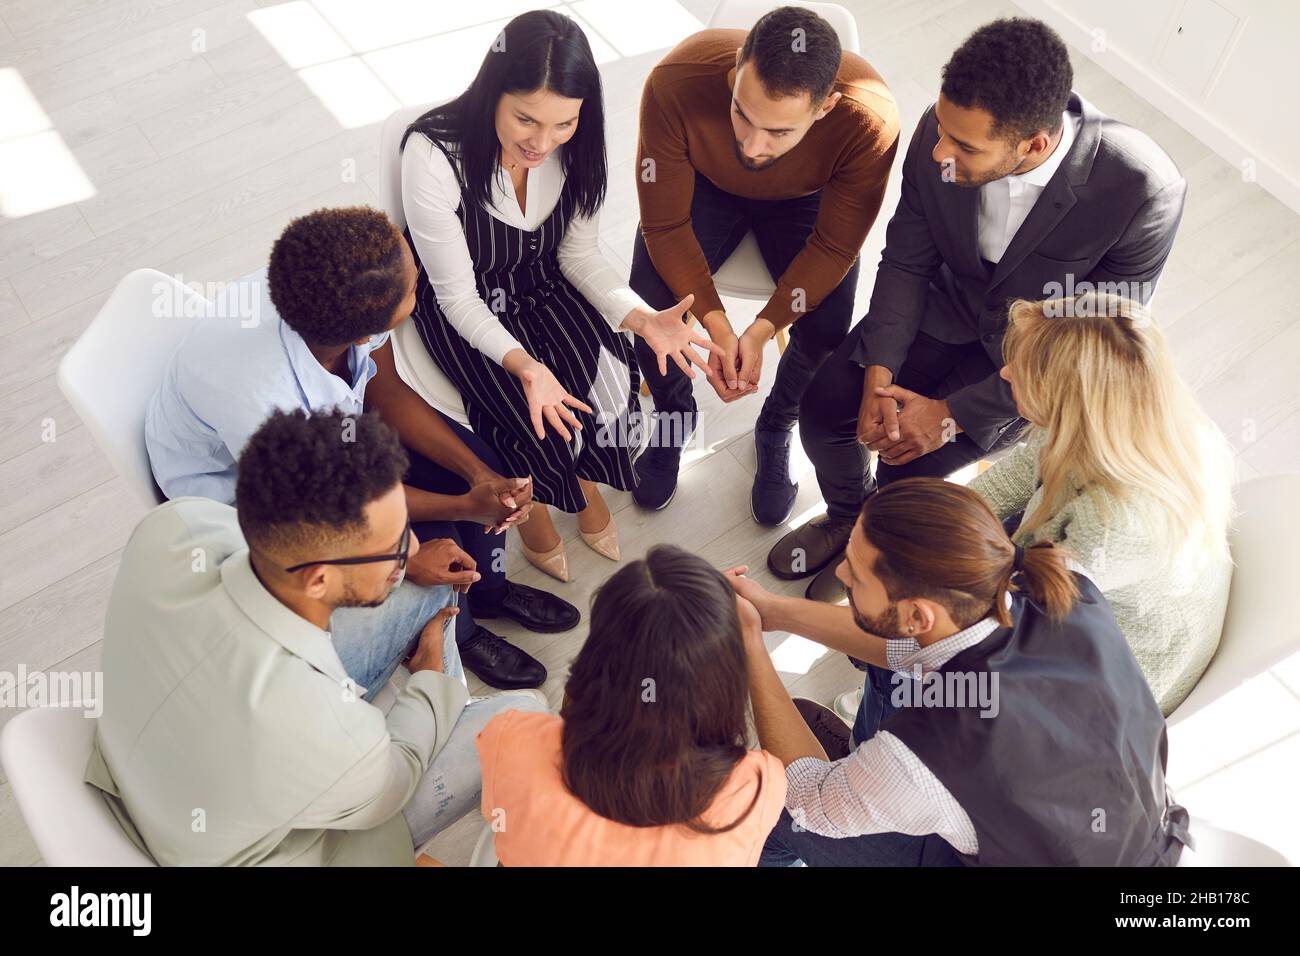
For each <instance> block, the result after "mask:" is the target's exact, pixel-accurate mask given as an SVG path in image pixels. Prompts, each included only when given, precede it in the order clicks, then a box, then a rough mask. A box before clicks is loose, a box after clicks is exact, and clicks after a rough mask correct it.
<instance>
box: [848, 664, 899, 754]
mask: <svg viewBox="0 0 1300 956" xmlns="http://www.w3.org/2000/svg"><path fill="white" fill-rule="evenodd" d="M892 674H893V671H890V670H888V669H887V668H884V667H877V666H876V665H875V664H868V665H867V676H866V680H864V681H863V684H862V700H861V701H859V702H858V713H857V715H856V716H855V717H854V718H853V738H852V745H853V746H854V747H857V745H858V744H860V743H862V741H864V740H870V739H871V738H872V737H874V736H876V731H877V730H879V729H880V722H881V721H883V720H885V719H886V718H887V717H889V715H890V714H892V713H893V712H894V711H895V710H897V709H898V708H897V707H895V706H894V705H893V704H891V703H890V702H889V697H890V694H891V692H892V691H893V689H894V684H893V681H892Z"/></svg>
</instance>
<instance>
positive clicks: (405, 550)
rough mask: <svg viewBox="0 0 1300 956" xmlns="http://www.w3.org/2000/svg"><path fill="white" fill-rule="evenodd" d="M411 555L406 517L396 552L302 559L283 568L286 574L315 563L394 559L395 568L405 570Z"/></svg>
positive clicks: (374, 561) (363, 562)
mask: <svg viewBox="0 0 1300 956" xmlns="http://www.w3.org/2000/svg"><path fill="white" fill-rule="evenodd" d="M410 555H411V522H410V519H407V522H406V527H405V528H404V529H402V538H401V540H400V541H399V542H398V543H397V553H396V554H376V555H371V556H369V557H364V558H331V559H329V560H327V561H304V562H303V563H302V564H295V565H294V566H293V567H291V568H285V569H284V571H285V573H286V574H292V573H293V572H294V571H301V570H302V569H303V568H310V567H311V566H312V565H315V564H378V563H379V562H381V561H396V562H397V570H399V571H405V570H406V560H407V558H409V557H410Z"/></svg>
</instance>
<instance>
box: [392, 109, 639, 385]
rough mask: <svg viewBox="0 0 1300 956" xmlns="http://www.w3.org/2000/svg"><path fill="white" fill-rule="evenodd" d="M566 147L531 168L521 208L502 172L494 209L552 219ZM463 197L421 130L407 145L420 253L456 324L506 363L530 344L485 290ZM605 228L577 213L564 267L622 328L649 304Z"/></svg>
mask: <svg viewBox="0 0 1300 956" xmlns="http://www.w3.org/2000/svg"><path fill="white" fill-rule="evenodd" d="M561 149H563V147H560V149H555V150H552V151H551V154H550V155H549V156H547V157H546V160H545V162H543V163H542V165H541V166H538V167H535V168H530V169H529V170H528V191H527V195H526V196H525V197H524V201H525V204H526V205H527V208H526V209H520V208H519V200H518V198H517V197H516V195H515V191H514V187H513V185H512V184H511V183H510V178H509V177H508V176H506V175H504V171H502V175H500V176H497V177H496V178H495V180H494V181H493V184H492V206H491V207H490V208H489V209H488V212H489V214H490V215H491V216H492V217H493V218H494V219H497V220H499V221H501V222H504V223H505V224H506V225H508V226H513V227H514V228H516V229H523V230H526V231H529V232H531V231H533V230H534V229H536V228H537V227H538V226H540V225H541V224H542V223H543V222H545V221H546V218H547V217H548V216H550V214H551V213H552V212H553V211H554V209H555V204H556V203H557V202H559V199H560V191H561V189H563V187H564V166H563V164H562V163H561V161H560V159H561V156H560V150H561ZM460 203H461V191H460V183H459V181H458V180H457V178H456V173H455V171H453V170H452V168H451V163H450V162H449V161H448V160H447V157H446V155H444V154H443V152H442V150H440V149H438V148H437V147H435V146H434V145H433V143H432V142H430V140H429V138H428V137H427V136H425V135H423V134H421V133H416V134H413V135H412V136H411V137H410V139H408V140H407V141H406V148H405V149H404V150H403V152H402V208H403V210H404V211H405V213H406V223H407V226H408V227H409V228H410V230H411V238H412V240H414V242H415V252H416V254H417V255H418V256H419V257H420V263H421V265H423V266H424V270H425V273H426V274H427V275H428V277H429V283H430V284H431V285H432V286H433V289H434V291H435V292H436V293H437V295H438V306H439V307H440V308H441V309H442V311H443V314H444V315H446V316H447V321H448V322H450V323H451V326H452V328H454V329H455V330H456V331H457V332H459V333H460V335H461V336H462V337H463V338H464V339H465V341H467V342H468V343H469V344H470V345H471V346H472V347H474V348H476V349H478V350H479V351H480V352H482V353H483V354H484V355H486V356H487V357H488V358H490V359H492V361H494V362H496V363H497V364H498V365H500V364H502V361H503V360H504V358H505V355H506V353H507V352H509V351H511V350H512V349H517V348H523V346H522V345H520V344H519V340H518V339H516V338H515V337H514V336H513V335H511V334H510V332H509V331H507V329H506V327H505V326H504V325H503V324H502V323H501V320H500V319H499V318H498V317H497V316H496V315H495V314H493V312H492V310H491V309H489V308H488V306H487V303H486V302H484V301H483V297H482V296H480V295H479V293H478V284H477V281H476V277H475V275H474V263H473V260H472V258H471V257H470V252H469V246H468V245H467V244H466V242H465V232H464V229H463V228H462V226H461V224H460V220H459V219H458V218H457V216H456V209H457V207H459V206H460ZM599 228H600V216H599V213H597V214H596V215H593V216H590V217H588V216H582V215H574V216H573V217H572V218H571V219H570V220H569V222H568V224H567V226H566V227H565V230H564V237H563V238H562V239H561V240H560V245H559V250H558V253H557V256H558V259H559V263H560V272H561V273H563V275H564V277H565V278H566V279H568V280H569V281H570V282H571V283H573V286H574V287H575V288H576V289H577V290H578V292H580V293H581V294H582V296H583V298H585V299H586V300H587V301H588V302H589V303H590V304H591V305H592V306H594V307H595V308H596V310H597V311H598V312H600V314H601V315H602V316H603V317H604V319H605V321H606V322H608V323H609V324H610V327H611V328H613V329H614V330H615V331H621V329H620V326H622V324H623V320H624V319H625V318H627V314H628V313H629V312H631V311H632V310H633V309H635V308H637V307H641V308H646V306H645V303H644V302H643V301H642V299H641V297H640V296H639V295H637V294H636V293H635V292H633V291H632V290H631V288H629V287H628V284H627V280H626V279H624V278H623V277H621V276H619V275H618V274H617V273H616V272H615V271H614V270H613V269H612V268H611V267H610V265H609V264H608V263H607V262H606V261H605V259H604V257H603V256H602V255H601V253H600V249H599V247H598V246H597V240H598V236H599ZM652 311H653V310H652Z"/></svg>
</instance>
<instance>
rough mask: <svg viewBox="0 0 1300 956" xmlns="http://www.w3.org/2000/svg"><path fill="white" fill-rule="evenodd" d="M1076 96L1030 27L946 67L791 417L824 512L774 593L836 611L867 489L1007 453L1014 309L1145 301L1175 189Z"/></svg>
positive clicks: (800, 539)
mask: <svg viewBox="0 0 1300 956" xmlns="http://www.w3.org/2000/svg"><path fill="white" fill-rule="evenodd" d="M1072 82H1073V71H1072V69H1071V67H1070V61H1069V58H1068V53H1067V50H1066V47H1065V44H1064V43H1062V42H1061V39H1060V37H1058V36H1057V35H1056V34H1055V33H1054V32H1053V31H1052V30H1051V29H1050V28H1048V27H1047V26H1045V25H1044V24H1042V23H1040V22H1038V21H1036V20H1027V19H1009V20H998V21H995V22H993V23H990V24H987V25H986V26H984V27H981V28H980V29H979V30H977V31H975V33H973V34H972V35H971V36H970V37H969V38H968V39H967V40H966V41H965V43H963V44H962V46H961V47H960V48H959V49H958V50H957V51H956V52H955V53H954V54H953V56H952V58H951V59H950V60H949V61H948V64H947V65H946V66H945V67H944V70H943V83H942V87H941V90H940V94H939V99H938V101H937V102H936V103H935V104H934V105H933V106H932V107H931V108H930V109H929V110H927V111H926V113H925V115H924V116H923V117H922V118H921V121H920V123H919V124H918V125H917V127H916V132H915V133H914V134H913V136H912V141H911V145H910V146H909V148H908V151H907V155H906V157H905V159H904V162H903V170H902V172H903V181H902V197H901V199H900V201H899V204H898V208H897V210H896V211H895V212H894V216H893V218H892V219H891V220H890V222H889V228H888V230H887V232H886V240H885V249H884V252H883V254H882V256H881V260H880V265H879V268H878V270H877V272H876V282H875V288H874V290H873V292H872V297H871V306H870V309H869V310H868V312H867V314H866V316H865V317H864V318H863V319H862V321H861V322H860V323H859V324H858V325H857V326H856V328H854V330H853V331H851V332H850V333H849V336H848V338H847V339H846V340H845V341H844V343H843V345H841V346H840V348H839V349H838V350H837V351H836V352H835V353H833V354H832V356H831V357H830V358H829V359H827V361H826V362H825V364H824V365H823V366H822V367H821V369H820V371H819V372H818V374H817V377H816V378H815V379H814V380H813V383H812V385H811V386H810V387H809V389H808V391H807V392H806V393H805V395H804V398H803V402H802V404H801V406H800V414H799V430H800V438H801V440H802V441H803V445H804V449H805V451H806V452H807V454H808V457H809V459H810V460H811V461H812V462H813V464H814V465H815V466H816V469H817V481H818V483H819V485H820V487H821V491H822V496H823V498H824V499H825V501H826V505H827V511H826V514H825V515H824V516H822V517H820V518H815V519H813V520H812V521H810V522H809V523H808V524H806V525H804V526H803V527H801V528H799V529H797V530H795V531H793V532H791V533H790V534H787V535H786V536H785V537H784V538H782V539H781V541H779V542H778V543H777V544H776V546H775V547H774V548H773V549H772V551H771V553H770V554H769V555H768V566H769V568H770V569H771V571H772V573H773V574H775V575H776V576H778V577H781V578H786V579H792V578H798V577H803V576H805V575H811V574H816V573H817V572H819V571H820V572H821V574H820V575H818V577H817V579H816V580H814V581H813V583H812V584H811V586H810V587H809V588H808V592H807V593H808V596H809V597H810V598H813V599H819V600H836V599H839V598H841V597H842V596H843V588H842V587H841V586H840V585H839V584H838V582H837V581H836V579H835V577H834V571H835V565H836V564H837V563H838V559H839V557H840V555H841V554H842V553H843V551H844V545H845V543H846V542H847V540H848V536H849V532H850V531H851V529H852V527H853V522H854V519H855V517H856V515H857V514H858V512H859V511H860V510H861V508H862V504H863V502H864V501H865V500H866V497H867V496H868V495H869V494H871V493H872V492H874V491H875V490H876V488H877V487H880V486H882V485H884V484H887V483H888V482H890V481H894V480H897V479H899V478H905V477H909V476H913V475H934V476H945V475H948V474H950V473H951V472H953V471H955V470H957V469H958V468H960V467H961V466H963V465H965V464H967V463H969V462H971V461H974V460H976V459H978V458H980V457H982V456H984V455H985V454H987V453H988V452H990V451H992V450H994V449H997V448H1000V447H1003V446H1005V445H1007V444H1011V443H1013V442H1014V441H1015V439H1016V438H1017V437H1018V436H1019V434H1020V432H1021V430H1022V428H1023V425H1024V420H1023V419H1021V418H1019V417H1018V416H1017V412H1016V404H1015V400H1014V399H1013V398H1012V395H1011V389H1010V386H1009V385H1008V384H1007V382H1005V381H1004V380H1002V379H1001V378H1000V377H999V376H998V370H999V369H1000V367H1001V365H1002V338H1003V334H1004V332H1005V330H1006V321H1007V310H1008V305H1009V304H1010V303H1011V302H1012V301H1014V300H1015V299H1022V298H1023V299H1031V300H1040V299H1056V298H1064V299H1066V303H1067V304H1066V305H1065V307H1066V308H1068V307H1069V304H1068V303H1069V302H1070V301H1071V300H1070V298H1069V297H1071V296H1072V295H1073V294H1074V293H1076V292H1083V291H1086V290H1089V289H1096V290H1101V291H1105V292H1111V293H1117V294H1119V295H1122V296H1125V297H1127V298H1130V299H1134V300H1137V301H1140V302H1143V303H1145V302H1147V301H1148V300H1149V299H1150V298H1151V295H1152V292H1153V291H1154V289H1155V284H1156V280H1157V279H1158V278H1159V276H1160V273H1161V271H1162V270H1163V269H1164V265H1165V261H1166V260H1167V258H1168V256H1169V250H1170V248H1171V247H1172V245H1173V241H1174V235H1175V233H1176V231H1177V229H1178V223H1179V220H1180V218H1181V217H1182V211H1183V200H1184V197H1185V195H1186V192H1187V184H1186V181H1185V180H1184V179H1183V177H1182V176H1181V175H1180V174H1179V172H1178V169H1177V167H1176V166H1175V165H1174V163H1173V161H1172V160H1171V159H1170V158H1169V157H1168V156H1167V155H1166V154H1165V153H1164V151H1163V150H1161V149H1160V147H1159V146H1157V145H1156V144H1155V143H1154V142H1153V141H1152V140H1151V139H1150V137H1148V136H1147V135H1146V134H1144V133H1142V132H1140V131H1138V130H1136V129H1133V128H1132V127H1129V126H1126V125H1124V124H1122V123H1120V122H1117V121H1116V120H1113V119H1111V118H1110V117H1108V116H1106V115H1105V114H1103V113H1100V112H1099V111H1097V110H1096V109H1095V108H1094V107H1093V106H1092V105H1091V104H1090V103H1088V102H1087V101H1086V100H1084V99H1083V98H1082V97H1081V96H1079V95H1077V94H1076V93H1074V92H1072V90H1071V84H1072ZM869 451H875V452H877V453H878V456H879V457H878V460H877V462H876V467H875V473H874V475H873V474H872V472H871V468H870V465H869V454H868V453H869Z"/></svg>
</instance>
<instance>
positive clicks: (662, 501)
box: [632, 445, 682, 511]
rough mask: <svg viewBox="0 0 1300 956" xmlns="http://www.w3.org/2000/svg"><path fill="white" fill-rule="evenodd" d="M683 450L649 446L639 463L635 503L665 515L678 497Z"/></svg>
mask: <svg viewBox="0 0 1300 956" xmlns="http://www.w3.org/2000/svg"><path fill="white" fill-rule="evenodd" d="M681 463H682V450H681V449H680V448H674V447H672V446H664V445H650V446H649V447H648V448H647V449H646V450H645V451H643V452H642V453H641V457H639V458H638V459H637V460H636V487H635V488H633V489H632V500H633V501H635V502H636V503H637V504H639V505H640V506H641V507H642V508H648V509H649V510H650V511H663V510H664V509H665V508H667V507H668V503H669V502H670V501H672V500H673V495H675V494H677V469H678V468H679V467H680V465H681Z"/></svg>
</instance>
